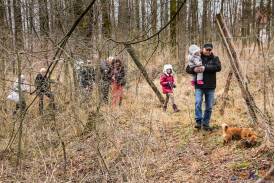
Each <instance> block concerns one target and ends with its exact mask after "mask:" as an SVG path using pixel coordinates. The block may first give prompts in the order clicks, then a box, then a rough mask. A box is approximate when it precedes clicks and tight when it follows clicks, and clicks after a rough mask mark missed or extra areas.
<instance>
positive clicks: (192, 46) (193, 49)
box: [189, 44, 201, 56]
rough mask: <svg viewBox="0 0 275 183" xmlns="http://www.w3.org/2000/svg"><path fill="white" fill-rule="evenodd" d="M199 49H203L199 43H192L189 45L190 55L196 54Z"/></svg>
mask: <svg viewBox="0 0 275 183" xmlns="http://www.w3.org/2000/svg"><path fill="white" fill-rule="evenodd" d="M198 51H201V49H200V47H198V46H197V45H195V44H192V45H191V46H190V47H189V54H190V55H192V56H193V55H194V54H195V53H196V52H198Z"/></svg>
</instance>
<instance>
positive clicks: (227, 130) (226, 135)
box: [222, 124, 257, 145]
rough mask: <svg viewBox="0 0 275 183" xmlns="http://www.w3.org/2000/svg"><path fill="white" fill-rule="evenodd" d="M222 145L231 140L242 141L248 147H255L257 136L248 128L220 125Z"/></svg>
mask: <svg viewBox="0 0 275 183" xmlns="http://www.w3.org/2000/svg"><path fill="white" fill-rule="evenodd" d="M222 130H223V143H224V144H226V143H228V142H230V141H231V140H233V139H235V140H240V139H241V140H244V142H245V143H247V144H249V145H255V144H256V140H257V135H256V133H255V132H253V131H252V130H251V129H250V128H237V127H229V126H228V125H227V124H223V125H222Z"/></svg>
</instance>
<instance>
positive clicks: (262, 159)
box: [0, 70, 274, 183]
mask: <svg viewBox="0 0 275 183" xmlns="http://www.w3.org/2000/svg"><path fill="white" fill-rule="evenodd" d="M225 73H228V70H227V71H226V70H223V71H222V73H219V74H218V81H217V83H218V88H217V90H216V92H217V97H218V98H217V101H216V105H215V106H214V108H213V114H212V119H211V125H212V126H213V127H214V131H212V132H206V131H198V130H196V129H194V123H195V122H194V109H193V108H194V88H193V87H192V86H190V77H188V76H181V75H177V78H176V81H177V83H176V84H177V88H176V89H175V98H176V104H177V105H178V107H179V108H180V110H181V111H180V112H179V113H173V111H172V107H171V105H170V106H168V111H167V112H163V111H162V109H161V107H160V105H158V101H157V99H156V97H155V95H154V93H152V92H151V89H150V88H149V86H148V85H147V84H146V83H145V82H144V81H143V82H141V83H140V84H139V87H138V91H137V90H136V87H135V86H130V87H129V88H128V90H125V99H124V101H123V105H122V106H121V107H118V108H115V109H113V108H110V107H109V106H103V107H102V108H101V110H100V112H99V113H92V115H90V117H89V115H88V113H89V112H91V110H94V106H93V105H92V104H91V105H88V107H86V108H85V106H84V107H83V106H82V107H76V105H75V104H74V103H71V104H70V102H69V101H68V100H69V95H65V96H63V98H59V99H57V101H58V102H59V109H58V113H57V115H56V120H55V121H54V120H50V118H48V117H47V116H46V117H40V116H38V115H37V110H38V109H37V107H32V108H31V109H30V111H29V114H28V115H27V116H26V120H25V122H24V131H23V134H24V136H23V143H22V147H23V156H22V163H21V167H20V168H19V169H18V168H16V157H17V143H18V142H17V140H15V141H14V143H13V145H12V146H11V147H10V148H8V150H7V151H4V150H5V148H6V147H7V143H8V141H9V139H10V137H11V136H10V135H11V131H12V129H13V125H14V124H15V127H16V128H17V127H18V123H13V122H14V119H13V118H12V117H11V116H10V115H9V114H7V113H3V112H2V113H1V115H0V118H1V121H3V125H2V128H1V131H0V140H1V143H0V165H1V167H0V181H1V182H190V183H192V182H194V183H200V182H219V183H220V182H236V183H241V182H255V181H256V180H257V179H258V178H260V177H263V176H264V175H265V173H266V172H267V171H268V170H269V168H270V167H271V166H272V165H273V158H274V151H273V150H270V151H265V152H258V151H259V148H260V146H261V144H262V141H263V139H262V131H261V130H260V129H259V128H257V127H256V128H254V129H255V130H256V131H257V132H258V133H259V139H258V144H257V145H256V146H255V147H252V148H245V147H243V146H241V145H240V142H239V141H233V142H231V143H229V144H227V145H223V139H222V130H221V124H222V123H227V124H228V125H232V126H239V127H255V126H253V124H252V123H251V122H249V116H248V113H247V110H246V106H245V102H244V100H243V99H242V98H241V93H240V91H239V88H238V85H237V83H236V81H235V79H233V81H232V85H231V87H230V91H229V100H228V102H227V106H226V107H225V114H224V115H223V116H222V115H220V113H219V109H220V107H221V101H220V98H219V95H220V94H221V93H222V92H221V91H223V89H222V88H223V87H224V84H225V82H224V81H225V80H224V78H225V76H226V74H225ZM260 73H261V71H257V72H254V71H253V77H250V79H251V84H250V88H251V93H252V95H253V96H254V97H255V101H256V103H257V104H258V105H259V106H260V107H262V106H261V105H262V95H261V92H260V91H261V90H260V89H259V88H261V87H259V86H262V85H261V82H260V81H259V80H258V77H259V74H260ZM222 74H223V76H222ZM131 84H132V83H131ZM155 84H156V85H157V86H159V84H158V80H157V79H156V80H155ZM270 87H271V86H270ZM62 91H63V90H62ZM268 91H269V92H270V93H269V94H270V96H273V94H272V93H273V89H272V90H268ZM271 94H272V95H271ZM29 101H30V99H28V102H29ZM66 101H68V102H66ZM272 101H273V98H271V97H270V98H269V105H268V106H269V108H268V109H269V110H270V111H271V109H272V112H271V113H272V114H271V115H273V103H272ZM84 103H85V102H84ZM34 106H38V104H37V103H34ZM89 118H90V119H89ZM93 124H96V126H93ZM16 128H15V129H16ZM57 132H59V135H58V133H57ZM61 142H64V145H65V154H66V158H65V160H66V164H65V163H64V151H63V150H64V149H63V148H62V143H61ZM64 165H66V166H64ZM270 182H273V177H272V178H271V179H270Z"/></svg>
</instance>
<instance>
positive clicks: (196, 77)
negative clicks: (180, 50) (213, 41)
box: [188, 44, 203, 86]
mask: <svg viewBox="0 0 275 183" xmlns="http://www.w3.org/2000/svg"><path fill="white" fill-rule="evenodd" d="M200 51H201V49H200V47H198V46H197V45H194V44H192V45H191V46H190V47H189V55H188V65H189V67H190V68H191V69H193V68H194V67H199V66H202V60H201V56H200ZM196 81H197V84H198V85H203V73H197V74H193V76H192V80H191V84H192V86H194V85H195V83H196Z"/></svg>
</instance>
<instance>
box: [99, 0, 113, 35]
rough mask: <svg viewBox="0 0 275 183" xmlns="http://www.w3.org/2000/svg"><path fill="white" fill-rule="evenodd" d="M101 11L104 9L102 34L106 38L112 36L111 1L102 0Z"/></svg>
mask: <svg viewBox="0 0 275 183" xmlns="http://www.w3.org/2000/svg"><path fill="white" fill-rule="evenodd" d="M101 4H102V6H101V11H102V34H103V36H104V37H105V38H110V36H111V22H110V17H109V12H110V5H109V1H107V0H101Z"/></svg>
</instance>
